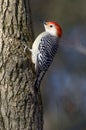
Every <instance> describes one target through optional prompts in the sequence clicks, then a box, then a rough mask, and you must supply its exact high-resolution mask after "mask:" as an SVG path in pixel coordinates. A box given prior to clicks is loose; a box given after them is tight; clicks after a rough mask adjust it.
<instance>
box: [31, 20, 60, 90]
mask: <svg viewBox="0 0 86 130" xmlns="http://www.w3.org/2000/svg"><path fill="white" fill-rule="evenodd" d="M44 28H45V31H44V32H43V33H41V34H40V35H39V36H38V37H37V38H36V40H35V41H34V43H33V45H32V49H30V51H31V53H32V62H33V63H34V64H35V71H36V79H35V83H34V87H36V88H39V85H40V82H41V80H42V78H43V76H44V74H45V72H46V71H47V70H48V68H49V66H50V64H51V63H52V60H53V58H54V56H55V53H56V51H57V49H58V42H59V39H60V37H61V35H62V29H61V27H60V25H58V24H57V23H56V22H44Z"/></svg>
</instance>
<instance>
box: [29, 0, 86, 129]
mask: <svg viewBox="0 0 86 130" xmlns="http://www.w3.org/2000/svg"><path fill="white" fill-rule="evenodd" d="M31 9H32V19H33V25H34V31H35V37H36V36H37V35H38V34H39V33H41V32H42V31H44V27H43V21H44V20H45V21H57V22H58V23H59V24H60V25H61V27H62V29H63V36H62V39H61V40H60V43H59V44H60V47H59V50H58V53H57V55H56V57H55V59H54V61H53V63H52V66H51V67H50V68H49V71H48V72H47V74H46V76H45V77H44V80H43V81H42V86H41V92H42V98H43V104H44V115H45V116H44V130H86V0H52V1H50V0H32V1H31Z"/></svg>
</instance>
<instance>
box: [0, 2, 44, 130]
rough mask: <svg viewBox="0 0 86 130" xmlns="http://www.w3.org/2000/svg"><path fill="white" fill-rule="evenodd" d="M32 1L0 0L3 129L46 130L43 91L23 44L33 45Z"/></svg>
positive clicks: (0, 111) (0, 116)
mask: <svg viewBox="0 0 86 130" xmlns="http://www.w3.org/2000/svg"><path fill="white" fill-rule="evenodd" d="M32 41H33V30H32V22H31V12H30V5H29V0H0V130H42V129H43V117H42V115H43V109H42V102H41V95H40V92H38V93H35V91H34V87H33V82H34V77H35V75H34V71H33V69H32V68H33V67H32V63H31V61H30V56H29V54H28V55H27V52H24V47H23V44H27V45H28V46H31V44H32Z"/></svg>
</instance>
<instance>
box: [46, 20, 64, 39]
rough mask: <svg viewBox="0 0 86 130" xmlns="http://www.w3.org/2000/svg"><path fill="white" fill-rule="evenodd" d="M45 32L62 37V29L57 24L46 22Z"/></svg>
mask: <svg viewBox="0 0 86 130" xmlns="http://www.w3.org/2000/svg"><path fill="white" fill-rule="evenodd" d="M44 27H45V31H46V32H48V33H50V34H51V35H53V36H56V37H59V38H60V37H61V36H62V28H61V27H60V25H59V24H58V23H56V22H44Z"/></svg>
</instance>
